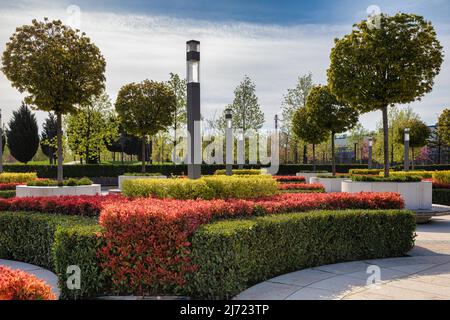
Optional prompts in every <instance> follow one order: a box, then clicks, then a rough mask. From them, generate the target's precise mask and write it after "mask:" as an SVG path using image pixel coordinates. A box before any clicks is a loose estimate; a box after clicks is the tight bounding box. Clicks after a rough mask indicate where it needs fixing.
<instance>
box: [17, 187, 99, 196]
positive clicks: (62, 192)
mask: <svg viewBox="0 0 450 320" xmlns="http://www.w3.org/2000/svg"><path fill="white" fill-rule="evenodd" d="M101 193H102V187H101V185H99V184H92V185H90V186H73V187H34V186H17V187H16V197H18V198H25V197H54V196H95V195H97V194H101Z"/></svg>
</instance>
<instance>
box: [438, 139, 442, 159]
mask: <svg viewBox="0 0 450 320" xmlns="http://www.w3.org/2000/svg"><path fill="white" fill-rule="evenodd" d="M441 154H442V151H441V143H440V142H439V144H438V164H441V163H442V157H441Z"/></svg>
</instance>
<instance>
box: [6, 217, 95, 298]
mask: <svg viewBox="0 0 450 320" xmlns="http://www.w3.org/2000/svg"><path fill="white" fill-rule="evenodd" d="M100 231H101V228H100V226H99V225H98V222H97V220H96V219H92V218H84V217H72V216H62V215H51V214H42V213H29V212H27V213H24V212H14V213H11V212H0V259H9V260H16V261H22V262H26V263H31V264H34V265H37V266H41V267H43V268H46V269H48V270H51V271H53V272H55V273H56V274H57V276H58V281H59V287H60V290H61V295H60V299H79V298H89V297H94V296H96V295H97V294H100V293H101V291H100V290H101V288H102V286H103V285H104V281H103V279H104V278H103V276H102V273H101V271H100V268H99V267H98V266H99V264H100V262H99V261H98V258H97V249H98V247H99V246H100V243H101V238H99V237H98V236H97V233H98V232H100ZM70 265H78V266H79V267H80V269H81V274H82V281H81V289H80V290H68V289H67V286H66V279H67V273H66V271H67V267H68V266H70Z"/></svg>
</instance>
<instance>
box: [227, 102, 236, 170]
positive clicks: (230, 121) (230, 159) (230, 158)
mask: <svg viewBox="0 0 450 320" xmlns="http://www.w3.org/2000/svg"><path fill="white" fill-rule="evenodd" d="M225 119H226V122H227V128H226V137H225V138H226V168H227V170H226V173H227V176H231V175H232V174H233V158H234V156H233V114H232V113H231V109H226V110H225Z"/></svg>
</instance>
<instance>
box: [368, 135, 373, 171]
mask: <svg viewBox="0 0 450 320" xmlns="http://www.w3.org/2000/svg"><path fill="white" fill-rule="evenodd" d="M372 147H373V138H372V137H369V163H368V167H369V169H372Z"/></svg>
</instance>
